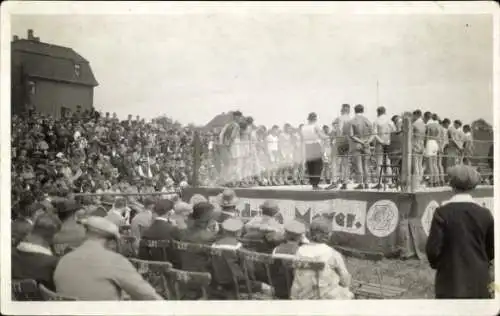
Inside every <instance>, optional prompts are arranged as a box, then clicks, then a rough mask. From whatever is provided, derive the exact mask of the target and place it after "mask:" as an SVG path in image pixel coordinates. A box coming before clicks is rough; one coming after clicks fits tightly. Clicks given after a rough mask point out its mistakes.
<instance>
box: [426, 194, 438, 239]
mask: <svg viewBox="0 0 500 316" xmlns="http://www.w3.org/2000/svg"><path fill="white" fill-rule="evenodd" d="M438 207H439V203H438V202H436V201H434V200H432V201H430V202H429V204H427V207H426V208H425V211H424V214H423V215H422V228H423V229H424V232H425V234H426V235H427V236H429V231H430V230H431V223H432V217H434V211H435V210H436V209H437V208H438Z"/></svg>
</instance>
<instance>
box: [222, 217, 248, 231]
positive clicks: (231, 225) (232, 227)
mask: <svg viewBox="0 0 500 316" xmlns="http://www.w3.org/2000/svg"><path fill="white" fill-rule="evenodd" d="M242 228H243V222H242V221H241V220H240V219H238V218H234V217H230V218H228V219H226V220H225V221H224V222H223V223H222V229H224V230H225V231H228V232H233V233H236V232H238V231H240V230H241V229H242Z"/></svg>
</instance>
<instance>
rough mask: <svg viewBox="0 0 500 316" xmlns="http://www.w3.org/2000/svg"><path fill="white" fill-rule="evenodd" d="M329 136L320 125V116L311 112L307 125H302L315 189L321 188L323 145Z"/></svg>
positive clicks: (312, 184) (307, 167) (311, 179)
mask: <svg viewBox="0 0 500 316" xmlns="http://www.w3.org/2000/svg"><path fill="white" fill-rule="evenodd" d="M327 138H328V137H327V136H326V135H325V134H324V133H323V130H322V129H321V127H320V126H319V125H318V116H317V115H316V113H314V112H311V113H309V116H308V117H307V125H304V126H303V127H302V139H303V143H304V151H305V161H306V169H307V174H308V176H309V183H310V184H311V186H312V188H313V190H319V189H320V188H319V182H320V180H321V173H322V170H323V147H322V143H323V141H325V140H326V139H327Z"/></svg>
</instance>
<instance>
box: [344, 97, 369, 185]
mask: <svg viewBox="0 0 500 316" xmlns="http://www.w3.org/2000/svg"><path fill="white" fill-rule="evenodd" d="M364 112H365V108H364V107H363V105H361V104H358V105H356V106H355V107H354V113H355V116H354V118H353V119H352V120H351V121H350V123H349V126H350V137H351V140H352V147H351V153H352V155H353V158H354V162H355V166H356V175H357V177H358V183H359V185H358V186H357V187H356V189H357V190H360V189H368V177H369V175H368V161H369V160H370V143H371V142H372V140H373V128H372V123H370V121H369V120H368V119H367V118H366V117H365V116H364Z"/></svg>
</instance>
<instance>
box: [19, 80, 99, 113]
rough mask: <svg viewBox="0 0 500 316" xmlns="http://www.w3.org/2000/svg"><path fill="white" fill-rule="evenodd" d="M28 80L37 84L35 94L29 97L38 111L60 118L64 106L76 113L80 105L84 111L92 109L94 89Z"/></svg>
mask: <svg viewBox="0 0 500 316" xmlns="http://www.w3.org/2000/svg"><path fill="white" fill-rule="evenodd" d="M28 80H31V81H34V82H35V92H34V94H29V96H30V103H31V104H32V105H34V107H35V109H36V111H39V112H42V113H47V114H50V115H52V116H54V117H57V118H59V117H60V115H61V107H62V106H65V107H67V108H69V109H71V111H75V110H76V107H77V106H78V105H80V106H81V107H82V110H86V109H90V108H91V107H92V103H93V98H94V91H93V88H92V87H87V86H82V85H76V84H68V83H61V82H54V81H48V80H42V79H28ZM28 93H29V92H28Z"/></svg>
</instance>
